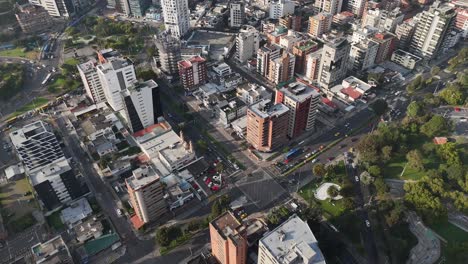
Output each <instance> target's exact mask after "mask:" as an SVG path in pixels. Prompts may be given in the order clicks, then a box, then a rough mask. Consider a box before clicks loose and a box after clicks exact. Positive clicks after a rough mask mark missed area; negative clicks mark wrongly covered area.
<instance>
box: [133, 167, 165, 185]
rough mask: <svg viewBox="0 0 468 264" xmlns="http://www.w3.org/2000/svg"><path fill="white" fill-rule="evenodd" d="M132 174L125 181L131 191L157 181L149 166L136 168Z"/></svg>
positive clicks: (157, 177) (155, 174)
mask: <svg viewBox="0 0 468 264" xmlns="http://www.w3.org/2000/svg"><path fill="white" fill-rule="evenodd" d="M132 174H133V175H132V176H131V177H129V178H127V179H126V182H127V184H128V186H130V187H131V188H132V189H133V190H139V189H141V188H143V187H145V186H147V185H148V184H151V183H153V182H155V181H158V180H159V175H158V174H157V173H156V171H154V170H153V169H152V168H151V167H149V166H148V167H144V168H138V169H136V170H134V171H133V172H132Z"/></svg>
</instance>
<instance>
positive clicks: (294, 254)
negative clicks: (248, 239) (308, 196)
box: [258, 215, 325, 264]
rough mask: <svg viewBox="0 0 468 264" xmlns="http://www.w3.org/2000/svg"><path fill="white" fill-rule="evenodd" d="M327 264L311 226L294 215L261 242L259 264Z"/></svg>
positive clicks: (267, 234)
mask: <svg viewBox="0 0 468 264" xmlns="http://www.w3.org/2000/svg"><path fill="white" fill-rule="evenodd" d="M296 263H307V264H325V259H324V257H323V255H322V252H321V250H320V248H319V246H318V241H317V239H316V238H315V236H314V234H313V233H312V231H311V230H310V228H309V225H308V224H307V223H306V222H304V221H302V220H301V219H300V218H299V217H298V216H296V215H293V216H291V217H290V218H289V219H288V220H286V221H285V222H284V223H282V224H281V225H279V226H278V227H277V228H275V229H273V230H272V231H270V232H267V233H266V234H265V235H264V236H263V238H261V239H260V241H259V247H258V264H296Z"/></svg>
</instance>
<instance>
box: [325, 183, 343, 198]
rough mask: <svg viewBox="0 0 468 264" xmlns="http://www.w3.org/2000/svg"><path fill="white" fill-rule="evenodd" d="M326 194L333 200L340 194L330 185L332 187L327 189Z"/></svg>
mask: <svg viewBox="0 0 468 264" xmlns="http://www.w3.org/2000/svg"><path fill="white" fill-rule="evenodd" d="M327 194H328V196H330V197H331V198H335V197H337V196H338V195H339V194H340V190H338V188H337V187H336V186H334V185H332V186H330V187H328V190H327Z"/></svg>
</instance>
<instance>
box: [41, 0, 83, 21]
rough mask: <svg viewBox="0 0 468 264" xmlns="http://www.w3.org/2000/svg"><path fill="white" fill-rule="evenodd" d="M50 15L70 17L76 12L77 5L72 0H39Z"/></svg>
mask: <svg viewBox="0 0 468 264" xmlns="http://www.w3.org/2000/svg"><path fill="white" fill-rule="evenodd" d="M38 3H39V4H40V5H42V6H43V7H44V8H45V9H46V10H47V12H48V13H49V15H51V16H54V17H65V18H67V17H70V16H72V15H73V14H74V13H75V6H74V4H73V1H72V0H41V1H38Z"/></svg>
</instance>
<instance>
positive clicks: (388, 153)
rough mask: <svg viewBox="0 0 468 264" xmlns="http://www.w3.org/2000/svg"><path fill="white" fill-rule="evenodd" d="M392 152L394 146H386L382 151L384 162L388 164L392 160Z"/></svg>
mask: <svg viewBox="0 0 468 264" xmlns="http://www.w3.org/2000/svg"><path fill="white" fill-rule="evenodd" d="M392 150H393V147H392V146H384V147H383V148H382V151H381V152H382V160H383V161H384V162H387V161H389V160H390V159H391V158H392Z"/></svg>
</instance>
